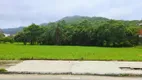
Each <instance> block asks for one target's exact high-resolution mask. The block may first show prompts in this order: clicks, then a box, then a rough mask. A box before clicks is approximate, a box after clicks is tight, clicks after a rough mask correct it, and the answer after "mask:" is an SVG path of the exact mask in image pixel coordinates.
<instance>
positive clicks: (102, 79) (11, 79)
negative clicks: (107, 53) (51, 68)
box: [0, 75, 142, 80]
mask: <svg viewBox="0 0 142 80" xmlns="http://www.w3.org/2000/svg"><path fill="white" fill-rule="evenodd" d="M0 80H142V77H110V76H83V75H0Z"/></svg>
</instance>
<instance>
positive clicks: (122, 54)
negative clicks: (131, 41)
mask: <svg viewBox="0 0 142 80" xmlns="http://www.w3.org/2000/svg"><path fill="white" fill-rule="evenodd" d="M0 59H1V60H29V59H43V60H46V59H49V60H50V59H55V60H60V59H61V60H126V61H131V60H134V61H142V47H131V48H105V47H84V46H40V45H34V46H31V45H26V46H25V45H22V44H0Z"/></svg>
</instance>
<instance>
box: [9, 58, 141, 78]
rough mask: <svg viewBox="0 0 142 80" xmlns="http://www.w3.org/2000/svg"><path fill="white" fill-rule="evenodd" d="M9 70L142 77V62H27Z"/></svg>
mask: <svg viewBox="0 0 142 80" xmlns="http://www.w3.org/2000/svg"><path fill="white" fill-rule="evenodd" d="M7 70H8V71H9V72H18V73H20V72H25V73H26V72H28V73H47V74H48V73H50V74H69V73H70V74H100V75H105V74H114V75H118V74H133V75H142V62H124V61H123V62H120V61H119V62H118V61H50V60H27V61H23V62H21V63H19V64H17V65H15V66H11V67H9V68H7Z"/></svg>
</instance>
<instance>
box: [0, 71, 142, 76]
mask: <svg viewBox="0 0 142 80" xmlns="http://www.w3.org/2000/svg"><path fill="white" fill-rule="evenodd" d="M0 74H37V75H88V76H89V75H90V76H114V77H142V74H98V73H94V74H92V73H72V72H68V73H43V72H0Z"/></svg>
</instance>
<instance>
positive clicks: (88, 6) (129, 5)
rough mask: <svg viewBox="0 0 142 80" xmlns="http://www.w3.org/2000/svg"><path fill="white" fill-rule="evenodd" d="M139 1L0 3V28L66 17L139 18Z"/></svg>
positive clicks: (28, 0) (141, 14)
mask: <svg viewBox="0 0 142 80" xmlns="http://www.w3.org/2000/svg"><path fill="white" fill-rule="evenodd" d="M141 9H142V0H0V28H12V27H19V26H27V25H29V24H31V23H36V24H40V23H47V22H51V21H56V20H59V19H61V18H63V17H65V16H74V15H81V16H101V17H107V18H112V19H123V20H136V19H139V20H140V19H142V10H141Z"/></svg>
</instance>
